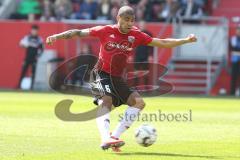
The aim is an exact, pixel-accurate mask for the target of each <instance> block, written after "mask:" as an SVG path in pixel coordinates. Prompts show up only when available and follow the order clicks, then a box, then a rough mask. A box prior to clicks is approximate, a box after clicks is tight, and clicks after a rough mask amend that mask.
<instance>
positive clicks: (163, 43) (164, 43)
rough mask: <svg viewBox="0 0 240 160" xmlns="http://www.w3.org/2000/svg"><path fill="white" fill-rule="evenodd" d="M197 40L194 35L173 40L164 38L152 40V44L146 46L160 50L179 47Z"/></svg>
mask: <svg viewBox="0 0 240 160" xmlns="http://www.w3.org/2000/svg"><path fill="white" fill-rule="evenodd" d="M196 41H197V38H196V36H195V35H194V34H190V35H188V36H187V37H186V38H180V39H174V38H166V39H159V38H153V40H152V42H150V43H149V44H148V46H154V47H161V48H172V47H176V46H179V45H183V44H186V43H192V42H196Z"/></svg>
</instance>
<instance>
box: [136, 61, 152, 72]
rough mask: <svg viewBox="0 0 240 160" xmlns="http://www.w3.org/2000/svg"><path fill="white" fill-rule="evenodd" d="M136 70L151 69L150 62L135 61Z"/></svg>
mask: <svg viewBox="0 0 240 160" xmlns="http://www.w3.org/2000/svg"><path fill="white" fill-rule="evenodd" d="M134 69H135V70H149V64H148V62H135V63H134Z"/></svg>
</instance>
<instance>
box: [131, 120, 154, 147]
mask: <svg viewBox="0 0 240 160" xmlns="http://www.w3.org/2000/svg"><path fill="white" fill-rule="evenodd" d="M135 139H136V142H137V143H138V144H140V145H141V146H144V147H148V146H151V145H152V144H153V143H155V142H156V140H157V130H156V129H155V128H154V127H152V126H150V125H148V124H144V125H141V126H140V127H139V128H137V129H136V131H135Z"/></svg>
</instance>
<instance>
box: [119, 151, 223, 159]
mask: <svg viewBox="0 0 240 160" xmlns="http://www.w3.org/2000/svg"><path fill="white" fill-rule="evenodd" d="M118 155H120V156H131V155H132V156H160V157H186V158H208V159H222V158H224V157H217V156H204V155H190V154H177V153H156V152H150V153H146V152H122V153H118Z"/></svg>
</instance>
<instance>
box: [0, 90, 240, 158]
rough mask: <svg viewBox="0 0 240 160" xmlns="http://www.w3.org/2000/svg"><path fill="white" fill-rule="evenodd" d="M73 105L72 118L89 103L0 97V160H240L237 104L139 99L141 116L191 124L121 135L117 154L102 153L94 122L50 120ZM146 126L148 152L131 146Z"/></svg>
mask: <svg viewBox="0 0 240 160" xmlns="http://www.w3.org/2000/svg"><path fill="white" fill-rule="evenodd" d="M66 98H68V99H73V100H74V103H73V105H72V108H71V111H72V112H83V111H87V110H89V109H91V108H93V107H95V106H94V105H93V104H92V98H91V97H86V96H72V95H62V94H51V93H50V94H47V93H22V92H0V160H42V159H47V160H88V159H89V160H97V159H99V160H103V159H104V160H113V159H114V160H115V159H118V160H130V159H131V160H132V159H134V160H140V159H154V160H155V159H162V160H170V159H172V160H173V159H174V160H188V159H189V160H198V159H199V160H202V159H226V160H228V159H229V160H233V159H240V100H239V99H233V98H231V99H227V98H196V97H194V98H187V97H154V98H145V102H146V104H147V105H146V108H145V109H144V111H143V112H142V113H146V114H149V113H158V110H159V109H160V110H161V111H162V112H163V113H172V114H177V113H186V112H188V111H189V110H190V109H191V110H192V121H187V122H176V121H173V122H168V121H152V122H143V119H141V118H140V119H141V120H140V121H138V122H136V123H134V124H133V126H132V127H131V128H130V129H129V130H128V131H127V132H125V133H124V134H123V135H122V139H124V140H125V142H126V145H125V146H124V147H123V148H122V153H118V154H116V153H113V152H112V151H110V150H109V151H102V150H100V148H99V142H100V138H99V134H98V131H97V127H96V123H95V120H91V121H87V122H64V121H61V120H59V119H58V118H57V117H56V116H55V114H54V107H55V105H56V103H57V102H59V101H60V100H63V99H66ZM125 108H126V106H122V107H120V108H118V109H116V110H114V111H113V112H112V113H111V128H112V129H114V127H115V126H116V124H117V122H118V121H119V119H120V118H119V114H120V113H122V112H123V111H124V110H125ZM142 123H148V124H151V125H153V126H155V128H156V129H157V132H158V140H157V142H156V143H155V144H154V145H153V146H150V147H148V148H144V147H141V146H139V145H138V144H136V142H135V139H134V131H135V129H136V128H137V127H138V126H139V125H140V124H142Z"/></svg>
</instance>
